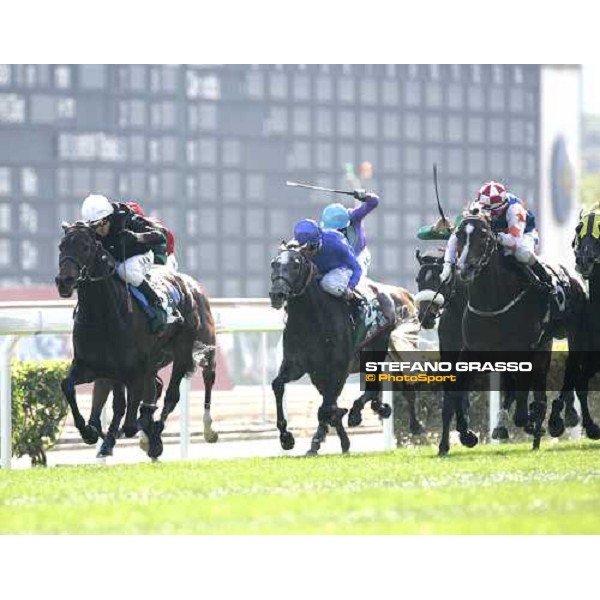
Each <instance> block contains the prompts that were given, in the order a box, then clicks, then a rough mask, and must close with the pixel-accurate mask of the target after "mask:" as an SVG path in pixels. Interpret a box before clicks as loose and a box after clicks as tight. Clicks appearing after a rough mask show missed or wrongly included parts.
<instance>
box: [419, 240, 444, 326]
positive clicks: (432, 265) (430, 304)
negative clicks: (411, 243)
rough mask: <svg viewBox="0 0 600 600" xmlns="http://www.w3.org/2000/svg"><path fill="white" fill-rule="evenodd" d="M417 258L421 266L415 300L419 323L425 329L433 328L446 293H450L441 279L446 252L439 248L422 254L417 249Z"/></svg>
mask: <svg viewBox="0 0 600 600" xmlns="http://www.w3.org/2000/svg"><path fill="white" fill-rule="evenodd" d="M416 258H417V261H418V262H419V265H420V267H419V272H418V273H417V279H416V281H417V290H418V292H417V294H416V295H415V297H414V301H415V304H416V305H417V307H418V310H419V323H420V324H421V326H422V327H423V329H431V328H432V327H433V326H434V325H435V320H436V319H437V318H438V317H439V315H440V312H441V309H442V307H443V305H444V303H445V301H446V300H445V297H444V295H445V294H446V295H448V289H446V288H447V287H448V286H446V285H443V286H442V285H441V279H440V275H441V273H442V267H443V265H444V252H443V250H442V249H441V248H438V249H437V250H436V251H434V252H426V253H424V254H421V252H420V250H418V249H417V252H416Z"/></svg>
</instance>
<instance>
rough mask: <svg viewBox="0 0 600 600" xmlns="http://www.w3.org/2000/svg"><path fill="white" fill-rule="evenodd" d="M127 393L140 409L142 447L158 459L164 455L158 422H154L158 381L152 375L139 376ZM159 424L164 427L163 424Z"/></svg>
mask: <svg viewBox="0 0 600 600" xmlns="http://www.w3.org/2000/svg"><path fill="white" fill-rule="evenodd" d="M127 391H128V395H129V396H131V397H132V398H133V403H134V404H135V406H139V407H140V417H139V421H138V426H139V429H141V431H142V437H141V439H140V447H141V448H142V449H144V450H145V451H146V453H147V455H148V456H149V457H150V458H153V459H154V458H157V457H158V456H160V455H161V454H162V441H161V440H160V431H159V432H158V439H157V435H156V428H155V425H156V422H155V421H154V411H155V410H156V381H155V379H154V375H153V374H152V373H144V374H142V375H138V376H137V377H136V378H135V380H134V381H133V382H132V383H131V385H130V386H129V388H128V390H127ZM159 424H160V425H162V426H163V427H164V424H163V423H159ZM161 431H162V429H161Z"/></svg>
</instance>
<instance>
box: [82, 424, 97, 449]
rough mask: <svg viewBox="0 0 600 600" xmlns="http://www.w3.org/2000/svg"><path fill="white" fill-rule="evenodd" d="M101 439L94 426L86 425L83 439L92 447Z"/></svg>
mask: <svg viewBox="0 0 600 600" xmlns="http://www.w3.org/2000/svg"><path fill="white" fill-rule="evenodd" d="M99 437H100V436H99V434H98V430H97V429H96V428H95V427H94V426H93V425H86V426H85V427H84V428H83V431H82V432H81V438H82V439H83V441H84V442H85V443H86V444H89V445H90V446H91V445H92V444H95V443H96V442H97V441H98V438H99Z"/></svg>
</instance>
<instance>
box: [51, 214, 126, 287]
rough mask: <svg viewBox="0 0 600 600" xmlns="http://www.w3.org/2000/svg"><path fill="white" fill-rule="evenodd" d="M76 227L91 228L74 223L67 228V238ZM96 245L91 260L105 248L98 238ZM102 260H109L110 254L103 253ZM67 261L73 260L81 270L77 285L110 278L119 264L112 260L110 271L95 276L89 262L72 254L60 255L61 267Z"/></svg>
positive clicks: (95, 241) (59, 265) (81, 228)
mask: <svg viewBox="0 0 600 600" xmlns="http://www.w3.org/2000/svg"><path fill="white" fill-rule="evenodd" d="M76 229H79V230H89V228H88V227H87V226H83V225H73V226H72V227H70V228H68V229H67V230H65V238H66V236H67V235H68V233H69V232H71V231H75V230H76ZM94 245H95V252H94V253H93V254H91V259H90V260H91V261H93V260H94V259H95V258H96V256H98V254H99V253H101V252H102V251H103V250H104V248H103V246H102V244H101V243H100V242H99V241H98V240H94ZM101 260H103V261H104V262H106V261H107V260H108V255H107V254H103V256H102V258H101ZM66 262H72V263H73V264H74V265H75V266H76V267H77V269H78V270H79V277H78V278H77V281H76V282H75V287H76V286H77V285H78V284H80V283H84V282H86V281H87V282H89V283H95V282H98V281H104V280H106V279H108V278H109V277H112V276H113V275H114V274H115V271H116V270H117V264H116V262H115V261H114V260H113V261H111V264H110V268H109V269H108V271H107V272H106V273H104V274H103V275H97V276H94V275H92V274H91V268H90V266H89V264H82V263H81V261H79V260H78V259H77V258H75V257H74V256H72V255H70V254H66V255H64V256H61V257H60V259H59V261H58V267H59V268H60V267H62V265H63V264H64V263H66Z"/></svg>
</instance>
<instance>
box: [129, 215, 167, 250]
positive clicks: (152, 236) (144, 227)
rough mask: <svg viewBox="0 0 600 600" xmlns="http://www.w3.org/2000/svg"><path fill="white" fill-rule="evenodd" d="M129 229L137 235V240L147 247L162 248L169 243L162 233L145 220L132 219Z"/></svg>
mask: <svg viewBox="0 0 600 600" xmlns="http://www.w3.org/2000/svg"><path fill="white" fill-rule="evenodd" d="M129 228H130V229H131V231H133V232H134V233H135V237H136V240H137V241H138V242H139V243H140V244H146V245H147V246H160V245H161V244H166V243H167V237H166V236H165V234H164V233H162V231H159V230H158V229H156V228H155V227H152V226H150V225H148V224H147V223H146V222H145V221H144V220H143V219H136V218H134V219H132V220H131V223H130V226H129Z"/></svg>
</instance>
